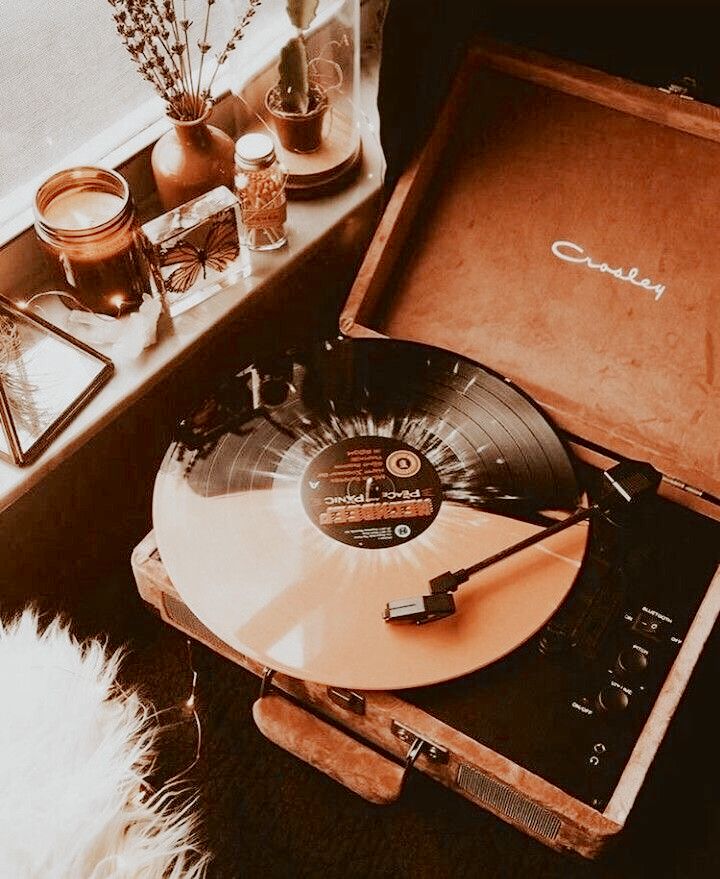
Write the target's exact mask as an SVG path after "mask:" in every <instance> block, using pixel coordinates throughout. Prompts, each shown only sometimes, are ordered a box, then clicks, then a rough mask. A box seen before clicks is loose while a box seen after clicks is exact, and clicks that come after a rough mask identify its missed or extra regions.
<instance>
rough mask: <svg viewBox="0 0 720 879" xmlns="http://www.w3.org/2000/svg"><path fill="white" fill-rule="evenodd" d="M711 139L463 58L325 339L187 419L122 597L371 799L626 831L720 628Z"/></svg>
mask: <svg viewBox="0 0 720 879" xmlns="http://www.w3.org/2000/svg"><path fill="white" fill-rule="evenodd" d="M719 140H720V125H718V124H717V123H716V121H715V119H714V114H713V112H712V111H710V109H709V108H704V107H702V106H695V105H690V106H688V105H687V103H686V102H682V101H679V100H678V99H677V98H675V97H673V96H670V95H665V94H662V93H660V92H657V93H656V92H655V91H654V90H652V89H648V88H645V87H640V86H635V85H632V84H629V83H624V82H622V81H620V80H617V79H614V78H611V77H608V76H606V75H604V74H600V73H596V72H592V71H587V70H583V69H580V68H577V67H574V66H572V65H569V64H565V63H560V62H556V61H549V60H547V59H543V58H540V57H538V56H534V55H530V54H528V53H524V52H517V51H514V50H509V49H497V48H495V47H488V46H484V47H480V48H478V49H477V50H476V51H475V52H474V53H472V55H471V56H470V58H469V60H468V63H467V64H466V66H465V68H464V69H463V71H462V72H461V74H460V76H459V78H458V82H457V84H456V87H455V89H454V91H453V93H452V95H451V97H450V99H449V101H448V105H447V107H446V109H445V112H444V114H443V116H442V117H441V118H440V120H439V122H438V125H437V127H436V129H435V131H434V133H433V135H432V136H431V139H430V141H429V143H428V145H427V146H426V148H425V150H424V151H423V153H422V154H421V156H420V157H419V159H418V161H417V162H416V163H415V164H414V165H413V166H412V167H411V168H410V169H409V171H408V172H407V173H406V174H405V176H404V177H403V178H402V179H401V181H400V183H399V184H398V187H397V189H396V191H395V193H394V195H393V198H392V200H391V202H390V204H389V206H388V208H387V211H386V213H385V216H384V218H383V220H382V223H381V226H380V228H379V230H378V232H377V234H376V236H375V239H374V240H373V243H372V245H371V248H370V250H369V252H368V255H367V258H366V260H365V263H364V264H363V267H362V268H361V271H360V273H359V275H358V279H357V281H356V284H355V286H354V287H353V290H352V291H351V295H350V298H349V300H348V303H347V306H346V309H345V311H344V313H343V316H342V318H341V327H340V328H341V330H342V332H343V334H344V335H343V337H342V338H340V339H338V340H329V341H328V342H327V343H326V344H325V345H319V346H318V347H317V348H315V349H311V350H306V351H304V352H296V353H295V354H293V355H291V356H288V357H282V358H279V359H277V360H276V361H274V362H272V363H263V364H256V365H255V366H254V367H253V368H251V369H249V370H244V371H243V372H242V373H240V374H239V375H238V376H236V377H235V378H234V379H232V380H231V381H230V382H228V383H226V384H225V385H224V386H223V387H222V388H220V389H219V390H218V394H217V395H216V397H215V398H214V399H213V400H211V401H208V403H207V404H206V405H205V406H204V407H202V408H201V410H200V411H198V412H196V413H194V415H193V416H191V417H190V418H188V419H187V420H186V421H185V422H184V423H183V425H182V426H181V428H180V430H179V432H178V437H177V442H176V443H175V444H174V445H173V446H172V447H171V449H170V450H169V451H168V455H167V456H166V460H165V462H164V464H163V467H162V468H161V471H160V473H159V475H158V480H157V484H156V493H155V507H154V522H155V535H153V534H151V535H148V538H146V540H145V541H144V542H143V543H142V544H141V545H140V546H139V547H138V548H137V550H136V552H135V554H134V557H133V565H134V568H135V572H136V577H137V581H138V587H139V589H140V592H141V594H142V595H143V597H144V598H145V599H146V600H147V601H148V602H149V603H150V604H152V605H153V606H155V607H156V608H157V609H158V610H159V612H160V614H161V615H162V616H163V618H164V619H166V620H167V621H168V622H170V623H172V624H173V625H175V626H177V627H178V628H180V629H182V630H183V631H186V632H188V633H189V634H190V635H192V636H193V637H196V638H198V639H199V640H201V641H203V642H204V643H206V644H208V645H209V646H211V647H213V648H214V649H216V650H218V651H219V652H221V653H223V654H224V655H226V656H229V657H230V658H232V659H234V660H235V661H237V662H238V663H240V664H241V665H243V666H245V667H246V668H248V669H249V670H250V671H252V672H254V673H256V674H258V675H259V676H260V677H261V678H262V681H263V684H262V691H261V697H260V699H259V700H258V702H257V703H256V706H255V709H254V715H255V720H256V722H257V724H258V726H259V727H260V728H261V729H262V730H263V732H265V733H266V734H267V735H269V736H270V737H271V738H273V739H274V740H275V741H277V742H278V743H280V744H282V745H283V746H285V747H287V748H288V749H289V750H291V751H293V752H294V753H298V754H299V755H300V756H302V757H304V758H305V759H307V760H309V761H310V762H312V763H314V764H315V765H317V766H318V767H319V768H321V769H323V770H324V771H326V772H328V773H329V774H330V775H332V776H333V777H335V778H337V779H338V780H339V781H342V782H343V783H345V784H346V785H347V786H349V787H351V788H352V789H354V790H356V791H357V792H358V793H361V794H362V795H363V796H365V797H366V798H368V799H370V800H372V801H374V802H388V801H391V800H392V799H393V798H395V797H397V796H398V795H399V793H400V790H401V785H402V779H403V776H404V772H405V771H406V768H407V766H410V765H414V766H415V767H416V768H418V769H420V770H422V771H424V772H426V773H428V774H429V775H431V776H433V777H434V778H436V779H437V780H438V781H441V782H442V783H443V784H446V785H447V786H449V787H451V788H453V789H454V790H456V791H458V792H459V793H461V794H462V795H463V796H465V797H467V798H468V799H470V800H472V801H474V802H476V803H478V804H479V805H481V806H482V807H484V808H486V809H488V810H489V811H491V812H493V813H495V814H496V815H498V816H500V817H502V818H504V819H505V820H507V821H509V822H510V823H512V824H514V825H515V826H517V827H519V828H520V829H522V830H524V831H525V832H527V833H529V834H531V835H533V836H535V837H536V838H538V839H540V840H542V841H543V842H545V843H546V844H548V845H551V846H553V847H555V848H558V849H573V850H575V851H578V852H580V853H581V854H584V855H586V856H593V855H595V854H597V853H598V852H599V851H600V850H601V848H602V847H603V845H604V844H605V843H606V841H607V840H608V839H609V838H611V837H612V836H613V835H614V834H615V833H617V831H618V830H620V829H621V827H622V825H623V824H624V821H625V819H626V817H627V814H628V812H629V810H630V808H631V807H632V804H633V802H634V799H635V797H636V795H637V792H638V790H639V788H640V785H641V784H642V781H643V778H644V776H645V774H646V772H647V770H648V768H649V766H650V763H651V761H652V759H653V756H654V754H655V752H656V750H657V748H658V746H659V744H660V742H661V740H662V738H663V736H664V733H665V730H666V728H667V724H668V723H669V721H670V718H671V716H672V714H673V712H674V710H675V708H676V706H677V703H678V701H679V699H680V696H681V695H682V692H683V690H684V689H685V686H686V683H687V681H688V678H689V676H690V674H691V672H692V668H693V666H694V665H695V662H696V661H697V658H698V656H699V654H700V651H701V649H702V645H703V643H704V641H705V639H706V638H707V636H708V634H709V632H710V630H711V628H712V625H713V623H714V621H715V619H716V617H717V613H718V608H719V607H720V580H719V579H718V577H717V576H716V568H717V564H718V557H719V555H720V553H719V548H718V544H719V541H718V535H719V534H720V526H718V524H717V521H716V520H717V519H718V518H720V506H719V505H718V501H717V497H716V496H717V494H718V493H719V489H720V472H719V471H720V467H719V466H718V463H719V462H718V456H717V427H718V422H719V421H720V406H718V403H719V402H720V401H719V399H718V391H717V384H716V381H715V373H716V367H717V357H716V355H715V351H714V338H713V329H714V325H715V324H716V322H717V319H716V317H715V315H716V313H717V305H718V301H717V286H716V284H715V281H714V278H716V277H717V276H718V274H719V272H720V266H716V265H715V264H714V263H715V262H716V261H720V257H719V256H718V255H717V253H716V248H714V247H711V246H710V243H711V230H712V223H711V219H712V217H713V216H714V210H715V205H716V204H717V203H718V201H719V200H720V182H718V183H716V182H715V178H716V176H717V175H715V169H716V168H717V167H718V162H720V143H718V141H719ZM688 169H692V173H691V174H689V173H688ZM716 190H718V191H716ZM698 230H703V231H704V234H705V236H706V237H707V240H705V239H704V238H703V234H701V233H700V232H699V231H698ZM713 322H715V323H713ZM383 336H392V337H395V338H403V339H407V340H409V341H406V342H400V341H394V340H392V339H385V338H383ZM353 337H355V338H353ZM451 351H456V352H459V353H458V354H452V353H450V352H451ZM481 363H482V364H483V366H480V364H481ZM511 382H512V383H511ZM528 394H530V395H531V396H532V399H530V397H528V396H527V395H528ZM538 404H539V405H538ZM556 431H558V432H559V435H558V433H556ZM568 450H569V452H568ZM618 462H621V463H620V464H618ZM638 462H640V463H638ZM661 475H662V479H661ZM576 479H577V481H576ZM581 495H582V496H581ZM578 504H579V506H580V508H579V510H577V511H576V512H575V514H574V518H570V519H568V518H567V516H568V513H569V511H572V510H574V509H575V508H576V507H577V505H578ZM558 510H563V511H564V512H562V513H559V512H557V511H558ZM571 515H572V514H571ZM565 523H569V527H563V524H565ZM156 538H157V544H158V545H159V548H160V553H158V550H157V546H156ZM517 544H520V546H519V547H517V546H516V545H517ZM513 546H515V548H516V549H517V551H515V552H509V550H508V548H509V547H513ZM490 562H492V564H490ZM486 565H487V566H486ZM713 578H714V579H713ZM453 596H454V597H453ZM414 620H417V621H419V622H422V623H423V625H420V626H416V625H412V624H408V621H410V622H412V621H414ZM389 690H392V692H388V691H389ZM287 697H289V698H287ZM321 716H324V717H326V718H329V719H330V720H331V721H332V722H333V725H329V724H327V723H326V722H325V721H324V720H322V719H321ZM342 727H346V728H348V729H350V730H351V731H352V733H353V738H349V737H348V736H346V735H345V734H344V733H343V732H342V729H341V728H342ZM358 739H364V740H365V741H367V742H369V743H371V745H372V749H370V748H368V747H366V746H365V745H363V744H362V743H361V742H360V741H358ZM385 755H388V756H385Z"/></svg>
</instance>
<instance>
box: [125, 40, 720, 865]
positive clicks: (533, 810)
mask: <svg viewBox="0 0 720 879" xmlns="http://www.w3.org/2000/svg"><path fill="white" fill-rule="evenodd" d="M718 170H720V113H719V112H718V111H717V110H715V109H713V108H710V107H707V106H702V105H698V104H695V103H691V102H688V101H683V100H682V99H680V98H678V97H677V96H672V95H668V94H664V93H661V92H660V91H657V90H654V89H650V88H647V87H643V86H639V85H635V84H631V83H628V82H624V81H622V80H619V79H616V78H613V77H610V76H607V75H605V74H602V73H599V72H596V71H590V70H586V69H582V68H578V67H576V66H574V65H571V64H568V63H565V62H560V61H557V60H554V59H553V60H549V59H547V58H543V57H541V56H537V55H535V54H533V53H529V52H525V51H517V50H511V49H508V48H506V47H502V48H499V47H497V46H494V45H487V44H483V45H481V46H478V47H476V48H475V49H474V50H473V51H472V52H471V53H470V55H469V56H468V59H467V62H466V64H465V65H464V67H463V68H462V70H461V71H460V73H459V75H458V77H457V81H456V84H455V86H454V89H453V91H452V93H451V95H450V98H449V100H448V102H447V105H446V107H445V108H444V112H443V113H442V115H441V117H440V118H439V120H438V123H437V125H436V127H435V130H434V132H433V134H432V135H431V137H430V139H429V141H428V143H427V145H426V146H425V148H424V149H423V150H422V152H421V153H420V154H419V155H418V157H417V159H416V161H415V162H414V163H413V165H412V166H411V167H410V168H409V169H408V171H407V172H406V173H405V175H404V176H403V177H402V178H401V180H400V182H399V183H398V185H397V187H396V189H395V192H394V194H393V196H392V198H391V200H390V202H389V204H388V207H387V209H386V212H385V215H384V217H383V219H382V221H381V223H380V226H379V228H378V230H377V233H376V235H375V237H374V239H373V242H372V244H371V246H370V249H369V251H368V254H367V257H366V259H365V262H364V264H363V266H362V268H361V270H360V272H359V275H358V277H357V280H356V283H355V285H354V287H353V289H352V291H351V294H350V296H349V299H348V301H347V304H346V308H345V310H344V312H343V314H342V317H341V329H342V331H343V332H344V333H346V334H348V335H353V336H373V335H390V336H393V337H400V338H405V339H412V340H416V341H421V342H426V343H430V344H435V345H438V346H441V347H444V348H448V349H450V350H454V351H457V352H458V353H461V354H465V355H467V356H469V357H471V358H473V359H475V360H477V361H479V362H481V363H485V364H487V365H488V366H490V367H492V368H493V369H495V370H497V371H498V372H500V373H501V374H503V375H505V376H507V377H508V378H511V379H512V380H514V381H515V382H516V383H517V384H518V385H520V387H522V388H524V389H525V390H526V391H527V392H529V393H530V394H531V395H532V396H533V397H534V398H535V399H536V400H537V401H538V402H539V403H540V404H541V405H542V406H543V407H544V408H546V410H547V411H549V412H550V413H551V415H552V416H553V417H554V419H555V421H556V422H557V423H558V425H559V426H560V427H562V428H563V429H564V430H565V431H567V432H568V434H569V435H570V437H571V438H574V439H576V440H577V442H578V445H577V449H578V451H579V452H580V453H581V454H582V455H584V456H585V457H587V458H589V459H590V460H591V461H593V462H594V463H604V462H606V461H608V460H612V459H613V458H614V457H615V456H623V455H624V456H629V457H634V458H638V459H642V460H649V461H650V462H651V463H653V464H654V465H655V466H656V467H657V468H658V469H660V470H661V471H662V472H663V474H665V481H664V485H663V491H664V492H665V493H669V494H671V495H672V496H673V499H674V500H678V501H679V502H680V503H683V504H685V505H687V506H691V507H693V508H695V509H699V510H701V511H702V512H704V513H706V514H709V515H713V516H715V517H718V509H719V508H718V506H717V504H716V503H715V497H714V496H716V495H717V494H719V493H720V466H719V465H720V446H719V445H718V442H717V436H718V426H719V425H720V406H719V405H718V404H719V403H720V393H719V391H718V387H719V385H718V383H719V382H720V369H718V366H719V364H718V353H717V351H718V349H719V348H720V345H719V344H718V342H717V341H716V340H715V337H714V333H715V330H716V329H717V328H718V317H717V315H718V314H719V313H720V292H719V291H720V248H717V247H716V245H715V241H714V238H715V224H714V222H713V221H714V219H715V213H716V211H717V206H718V205H720V173H718ZM133 567H134V570H135V575H136V579H137V583H138V588H139V590H140V593H141V595H142V596H143V598H145V600H146V601H148V602H149V603H150V604H151V605H153V606H154V607H155V608H157V610H158V611H159V613H160V615H161V616H162V617H163V619H165V620H167V621H168V622H170V623H171V624H173V625H174V626H176V627H178V628H180V629H182V630H183V631H185V632H187V633H189V634H190V635H192V636H193V637H194V638H196V639H198V640H200V641H202V642H203V643H205V644H207V645H208V646H209V647H211V648H212V649H214V650H216V651H218V652H219V653H221V654H223V655H225V656H227V657H228V658H230V659H232V660H234V661H235V662H237V663H239V664H240V665H242V666H244V667H245V668H247V669H249V670H250V671H251V672H253V673H255V674H257V675H258V676H259V677H262V675H263V669H262V668H260V667H259V665H258V664H257V663H256V662H254V661H253V660H251V659H249V658H248V657H245V656H243V655H241V654H239V653H237V652H235V651H233V650H232V649H231V648H229V647H228V646H227V645H226V644H224V643H223V642H222V641H220V640H219V639H218V638H217V637H216V636H215V635H214V634H213V633H212V632H211V631H209V630H208V629H207V628H206V627H205V626H204V625H203V624H202V623H201V622H200V621H199V620H198V619H197V618H196V617H195V616H194V615H193V614H192V613H191V612H190V611H189V609H188V608H187V607H186V606H185V605H184V604H183V602H182V600H181V599H180V598H179V596H178V595H177V593H176V591H175V590H174V588H173V585H172V583H171V582H170V581H169V579H168V576H167V573H166V572H165V569H164V567H163V565H162V562H161V560H160V558H159V555H158V552H157V548H156V546H155V542H154V537H153V534H152V533H151V534H149V535H148V537H147V538H146V539H145V541H143V543H141V544H140V545H139V546H138V547H137V548H136V550H135V553H134V555H133ZM719 609H720V577H719V576H717V575H716V577H715V579H714V581H713V583H712V584H711V586H710V588H709V590H708V592H707V594H706V596H705V599H704V600H703V602H702V604H701V606H700V609H699V611H698V613H697V615H696V617H695V619H694V622H693V624H692V626H691V628H690V631H689V632H688V635H687V637H686V638H685V640H684V642H683V645H682V647H681V649H680V650H679V652H678V654H677V658H676V660H675V663H674V665H673V667H672V669H671V672H670V674H669V676H668V678H667V680H666V681H665V684H664V686H663V688H662V691H661V692H660V695H659V697H658V699H657V701H656V703H655V705H654V708H653V710H652V712H651V714H650V717H649V718H648V720H647V723H646V725H645V727H644V729H643V732H642V734H641V736H640V738H639V740H638V742H637V745H636V747H635V749H634V751H633V753H632V756H631V758H630V761H629V763H628V764H627V766H626V768H625V771H624V773H623V775H622V777H621V779H620V782H619V784H618V786H617V788H616V790H615V792H614V794H613V796H612V797H611V798H610V801H609V802H608V804H607V805H606V806H605V808H604V810H603V811H602V812H601V811H598V810H596V809H593V808H591V807H590V806H588V805H586V804H584V803H583V802H580V801H579V800H577V799H575V798H573V797H571V796H569V795H568V794H566V793H565V792H563V791H562V790H560V789H559V788H557V787H555V786H553V785H552V784H550V783H549V782H547V781H545V780H544V779H542V778H540V777H538V776H536V775H534V774H533V773H531V772H529V771H527V770H525V769H523V768H522V767H520V766H519V765H517V764H515V763H513V762H512V761H510V760H509V759H507V758H505V757H503V756H502V755H500V754H498V753H496V752H494V751H492V750H491V749H489V748H487V747H485V746H484V745H482V744H481V743H479V742H477V741H475V740H473V739H471V738H469V737H468V736H466V735H464V734H463V733H461V732H459V731H458V730H456V729H453V728H452V727H450V726H448V725H447V724H445V723H443V722H441V721H439V720H437V719H436V718H434V717H432V716H430V715H429V714H428V713H426V712H424V711H422V710H421V709H419V708H417V707H415V706H413V705H410V704H409V703H407V702H404V701H402V700H401V699H399V698H397V697H396V696H394V695H393V694H392V693H387V692H385V693H383V692H367V693H358V694H355V693H351V692H348V691H338V690H335V689H334V688H328V687H325V686H321V685H319V684H314V683H308V682H304V681H300V680H297V679H293V678H290V677H288V676H285V675H281V674H277V675H275V676H274V677H273V678H272V686H273V689H274V691H275V693H276V694H277V693H283V692H284V693H286V694H289V696H290V697H292V699H293V700H295V701H297V702H299V703H302V704H304V705H307V706H311V708H312V710H313V711H314V712H316V713H318V714H320V715H322V716H325V717H327V718H330V719H331V720H332V721H333V722H334V723H335V724H339V725H340V726H344V727H348V728H350V729H351V730H352V731H353V733H354V735H355V736H356V737H360V738H363V739H365V740H366V741H368V742H370V743H372V745H373V746H374V747H375V748H380V749H381V750H382V751H383V752H384V753H386V754H388V755H390V756H392V757H394V758H395V759H396V760H398V761H399V762H400V763H402V762H403V761H404V760H405V759H406V756H407V753H408V750H409V748H410V747H411V746H412V745H413V744H415V745H416V746H417V749H416V750H417V753H416V755H415V756H416V757H417V759H416V762H415V766H416V768H418V769H420V770H421V771H423V772H425V773H427V774H428V775H430V776H432V777H433V778H435V779H436V780H438V781H440V782H441V783H443V784H445V785H447V786H448V787H450V788H452V789H454V790H456V791H458V792H459V793H461V794H462V795H463V796H465V797H467V798H468V799H470V800H471V801H473V802H475V803H477V804H479V805H481V806H482V807H483V808H485V809H487V810H489V811H490V812H493V813H494V814H496V815H498V816H499V817H501V818H503V819H504V820H506V821H508V822H509V823H511V824H513V825H515V826H516V827H518V828H519V829H521V830H523V831H524V832H525V833H528V834H529V835H531V836H534V837H536V838H537V839H539V840H541V841H542V842H544V843H546V844H547V845H550V846H552V847H553V848H556V849H559V850H574V851H576V852H579V853H580V854H582V855H585V856H587V857H593V856H595V855H596V854H598V852H599V851H600V850H601V849H602V848H603V846H604V845H605V843H606V842H607V841H608V840H609V839H610V838H611V837H612V836H613V835H614V834H616V833H617V832H618V831H619V830H620V829H621V828H622V826H623V824H624V822H625V819H626V817H627V815H628V813H629V811H630V809H631V807H632V805H633V802H634V800H635V797H636V795H637V793H638V791H639V788H640V786H641V784H642V782H643V779H644V777H645V774H646V772H647V770H648V767H649V765H650V763H651V761H652V759H653V757H654V755H655V752H656V751H657V748H658V746H659V744H660V742H661V740H662V738H663V736H664V734H665V730H666V728H667V725H668V723H669V721H670V719H671V717H672V715H673V713H674V711H675V708H676V706H677V704H678V701H679V699H680V697H681V695H682V693H683V691H684V689H685V687H686V684H687V681H688V679H689V677H690V674H691V672H692V669H693V667H694V665H695V663H696V661H697V659H698V656H699V654H700V651H701V649H702V646H703V644H704V642H705V640H706V639H707V637H708V635H709V633H710V631H711V629H712V626H713V623H714V621H715V619H716V617H717V615H718V611H719ZM263 698H267V696H265V697H263ZM273 698H275V697H273ZM275 707H276V705H275V706H273V711H274V710H275ZM257 713H258V714H262V711H258V712H257ZM271 714H272V712H265V714H264V720H263V721H262V723H264V725H265V729H264V731H265V732H268V733H270V734H271V735H272V732H271V730H270V727H272V726H273V723H272V722H270V720H268V718H269V717H270V715H271ZM261 725H262V724H261ZM274 726H275V727H276V726H277V724H274ZM333 732H336V730H335V729H333ZM275 737H276V738H278V736H275ZM279 737H280V738H281V737H282V736H279ZM418 743H420V744H418ZM281 744H283V745H284V746H285V747H288V746H289V745H288V741H284V742H281ZM289 749H290V750H293V748H292V747H290V748H289ZM300 750H302V749H300ZM319 752H322V754H323V756H322V757H321V758H319V761H320V763H321V764H322V762H323V761H324V762H325V764H326V765H321V766H320V768H323V769H324V770H325V771H329V774H331V775H333V777H336V778H339V780H344V781H345V783H347V784H348V786H350V787H353V789H355V790H357V791H358V792H359V793H362V794H363V795H367V791H366V790H365V789H364V788H365V787H366V785H365V783H364V782H363V780H362V779H361V780H360V781H358V780H357V779H355V780H354V781H353V782H352V783H351V782H350V781H348V779H347V778H345V779H343V767H342V766H341V765H340V766H338V765H336V766H329V765H327V764H328V760H329V762H330V763H332V757H330V758H328V755H327V749H325V750H324V751H323V749H322V748H317V749H316V751H315V752H314V753H319ZM296 753H297V751H296ZM371 753H372V754H373V755H374V754H375V752H374V751H373V752H371ZM302 756H305V757H306V759H309V761H310V762H316V763H317V762H318V760H315V759H314V757H313V754H312V753H306V754H302ZM368 759H369V764H368V765H371V764H372V758H368ZM361 762H362V761H361ZM383 771H384V770H383ZM345 775H347V772H346V773H345ZM387 779H388V781H387V789H385V790H384V791H383V790H380V791H378V790H375V799H374V801H376V802H377V801H379V800H380V801H382V800H385V801H389V800H391V799H392V798H393V796H397V795H398V794H399V791H400V785H401V778H400V776H399V775H398V773H394V774H393V773H392V772H388V773H387ZM393 786H394V791H393V790H392V788H393ZM371 787H372V785H371ZM368 798H369V799H373V797H372V796H371V797H368Z"/></svg>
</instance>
